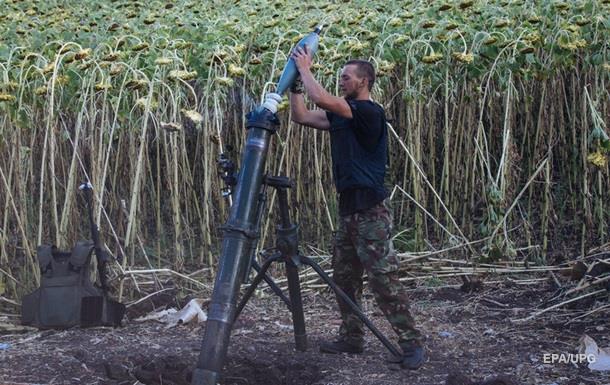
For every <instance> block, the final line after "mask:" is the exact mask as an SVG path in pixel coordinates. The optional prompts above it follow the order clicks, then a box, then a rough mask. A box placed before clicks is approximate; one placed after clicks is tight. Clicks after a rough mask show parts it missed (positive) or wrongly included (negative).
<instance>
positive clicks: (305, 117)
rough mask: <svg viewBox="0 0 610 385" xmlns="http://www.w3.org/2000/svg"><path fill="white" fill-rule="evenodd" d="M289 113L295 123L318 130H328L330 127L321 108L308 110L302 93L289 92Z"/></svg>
mask: <svg viewBox="0 0 610 385" xmlns="http://www.w3.org/2000/svg"><path fill="white" fill-rule="evenodd" d="M290 114H291V116H292V120H293V121H294V122H296V123H299V124H302V125H305V126H309V127H313V128H317V129H319V130H328V129H329V128H330V122H329V121H328V118H327V117H326V112H325V111H323V110H315V111H312V110H308V109H307V106H306V105H305V100H304V99H303V95H302V94H295V93H292V92H291V93H290Z"/></svg>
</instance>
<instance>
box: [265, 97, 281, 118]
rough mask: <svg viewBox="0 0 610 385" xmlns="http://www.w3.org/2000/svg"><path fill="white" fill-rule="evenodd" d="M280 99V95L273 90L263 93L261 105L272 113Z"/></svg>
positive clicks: (274, 111)
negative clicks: (263, 99)
mask: <svg viewBox="0 0 610 385" xmlns="http://www.w3.org/2000/svg"><path fill="white" fill-rule="evenodd" d="M281 101H282V95H280V94H276V93H274V92H269V93H267V95H265V102H264V103H263V107H264V108H266V109H268V110H269V111H271V112H273V113H274V114H275V113H276V112H277V105H278V104H280V102H281Z"/></svg>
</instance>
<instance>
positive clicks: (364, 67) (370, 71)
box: [345, 59, 375, 91]
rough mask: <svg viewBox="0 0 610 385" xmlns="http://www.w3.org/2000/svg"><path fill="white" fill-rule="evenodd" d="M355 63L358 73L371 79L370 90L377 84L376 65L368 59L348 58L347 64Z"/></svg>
mask: <svg viewBox="0 0 610 385" xmlns="http://www.w3.org/2000/svg"><path fill="white" fill-rule="evenodd" d="M349 64H353V65H355V66H356V73H357V74H358V76H359V77H361V78H366V79H367V80H368V81H369V85H368V87H369V91H370V90H372V89H373V84H375V67H373V64H372V63H371V62H370V61H368V60H362V59H354V60H348V61H347V63H345V65H349Z"/></svg>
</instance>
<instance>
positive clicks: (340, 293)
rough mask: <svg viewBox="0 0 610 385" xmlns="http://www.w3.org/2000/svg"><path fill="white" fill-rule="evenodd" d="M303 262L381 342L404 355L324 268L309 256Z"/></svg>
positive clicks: (399, 354)
mask: <svg viewBox="0 0 610 385" xmlns="http://www.w3.org/2000/svg"><path fill="white" fill-rule="evenodd" d="M301 263H304V264H305V265H308V266H311V268H312V269H314V270H315V272H316V273H318V275H319V276H320V278H322V279H323V280H324V282H326V283H327V284H328V286H330V288H331V289H333V291H334V292H335V293H337V295H338V296H339V297H341V299H343V300H344V301H345V302H346V303H347V304H348V305H349V306H350V307H351V308H352V310H353V311H354V314H356V315H357V316H358V318H360V320H361V321H362V322H364V324H365V325H366V327H368V328H369V330H370V331H371V332H373V334H374V335H375V337H377V339H379V341H381V343H382V344H383V345H384V346H385V347H386V348H388V350H389V351H390V352H391V353H392V354H393V355H395V356H396V357H400V356H402V353H400V351H399V350H398V349H397V348H396V347H395V346H394V345H393V344H392V343H391V342H390V341H389V340H388V339H387V338H386V336H384V335H383V334H382V333H381V332H380V331H379V329H377V328H376V327H375V325H373V323H372V322H371V320H369V319H368V318H367V316H366V315H364V313H363V312H362V310H360V308H359V307H358V305H356V304H355V303H354V302H353V301H352V300H351V299H350V298H349V296H348V295H347V294H345V292H344V291H343V290H341V288H340V287H339V286H337V284H336V283H335V282H334V281H333V280H332V279H331V278H330V277H329V276H328V274H326V273H325V272H324V270H322V268H321V267H320V266H319V265H318V264H317V263H315V262H314V261H312V260H311V259H309V258H307V257H301Z"/></svg>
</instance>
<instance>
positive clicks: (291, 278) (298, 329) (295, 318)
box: [286, 261, 307, 352]
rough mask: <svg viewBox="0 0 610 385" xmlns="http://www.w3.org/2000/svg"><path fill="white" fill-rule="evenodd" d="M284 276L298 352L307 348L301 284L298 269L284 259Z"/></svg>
mask: <svg viewBox="0 0 610 385" xmlns="http://www.w3.org/2000/svg"><path fill="white" fill-rule="evenodd" d="M286 277H287V278H288V292H289V293H290V303H291V304H292V308H291V309H290V310H291V312H292V325H293V327H294V342H295V345H296V349H297V350H298V351H300V352H304V351H305V350H307V334H306V333H305V316H304V315H303V301H302V300H301V284H300V283H299V270H298V268H297V267H296V266H295V265H294V264H293V263H292V262H291V261H286Z"/></svg>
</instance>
